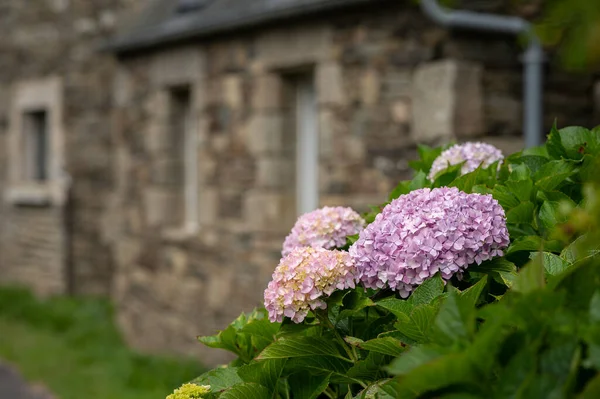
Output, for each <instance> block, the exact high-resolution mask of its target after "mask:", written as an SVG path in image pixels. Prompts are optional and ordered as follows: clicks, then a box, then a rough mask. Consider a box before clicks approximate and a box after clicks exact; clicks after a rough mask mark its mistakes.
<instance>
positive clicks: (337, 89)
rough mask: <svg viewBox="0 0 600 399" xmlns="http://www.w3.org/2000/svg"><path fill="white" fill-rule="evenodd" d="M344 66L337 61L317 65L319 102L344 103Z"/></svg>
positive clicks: (326, 103) (329, 103) (325, 103)
mask: <svg viewBox="0 0 600 399" xmlns="http://www.w3.org/2000/svg"><path fill="white" fill-rule="evenodd" d="M343 87H344V86H343V76H342V67H341V66H340V64H338V63H336V62H324V63H320V64H319V65H317V96H318V102H319V104H323V105H343V104H344V102H345V98H344V90H343Z"/></svg>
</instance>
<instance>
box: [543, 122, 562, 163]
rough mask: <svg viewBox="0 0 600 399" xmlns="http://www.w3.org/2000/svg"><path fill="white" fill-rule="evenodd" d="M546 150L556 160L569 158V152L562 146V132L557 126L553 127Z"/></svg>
mask: <svg viewBox="0 0 600 399" xmlns="http://www.w3.org/2000/svg"><path fill="white" fill-rule="evenodd" d="M546 149H547V150H548V155H549V156H550V157H552V158H554V159H561V158H564V157H566V156H567V151H566V150H565V147H564V146H563V144H562V138H561V135H560V132H559V131H558V129H557V128H556V124H555V125H554V126H552V129H551V130H550V134H549V135H548V141H547V142H546Z"/></svg>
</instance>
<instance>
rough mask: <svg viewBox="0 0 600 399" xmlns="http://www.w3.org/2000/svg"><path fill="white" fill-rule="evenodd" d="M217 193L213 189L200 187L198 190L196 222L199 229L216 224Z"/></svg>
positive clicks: (217, 212) (217, 213) (217, 209)
mask: <svg viewBox="0 0 600 399" xmlns="http://www.w3.org/2000/svg"><path fill="white" fill-rule="evenodd" d="M218 216H219V192H218V190H217V189H216V188H214V187H208V186H200V188H199V189H198V220H199V223H200V227H201V228H202V227H204V226H212V225H214V224H215V223H217V222H218Z"/></svg>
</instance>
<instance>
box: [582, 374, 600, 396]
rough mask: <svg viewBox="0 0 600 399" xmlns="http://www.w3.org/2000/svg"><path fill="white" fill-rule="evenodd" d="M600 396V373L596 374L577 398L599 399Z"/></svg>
mask: <svg viewBox="0 0 600 399" xmlns="http://www.w3.org/2000/svg"><path fill="white" fill-rule="evenodd" d="M598 398H600V374H596V376H595V377H594V378H592V379H591V380H590V381H589V382H588V384H587V385H586V386H585V389H584V390H583V392H581V394H580V395H579V396H577V399H598Z"/></svg>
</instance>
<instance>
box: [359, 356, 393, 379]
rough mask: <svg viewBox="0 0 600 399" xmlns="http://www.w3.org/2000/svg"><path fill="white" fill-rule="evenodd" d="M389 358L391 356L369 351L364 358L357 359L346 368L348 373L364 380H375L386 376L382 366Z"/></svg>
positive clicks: (390, 358)
mask: <svg viewBox="0 0 600 399" xmlns="http://www.w3.org/2000/svg"><path fill="white" fill-rule="evenodd" d="M391 360H392V357H391V356H388V355H384V354H381V353H377V352H370V353H369V354H368V355H367V357H366V358H364V359H362V360H359V361H357V362H356V363H355V364H354V366H352V367H351V368H350V369H349V370H348V375H349V376H350V377H352V378H356V379H357V380H361V381H364V382H373V381H377V380H379V379H381V378H383V377H387V374H386V373H385V372H384V371H383V369H382V367H383V366H385V365H387V364H388V363H389V362H390V361H391Z"/></svg>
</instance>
